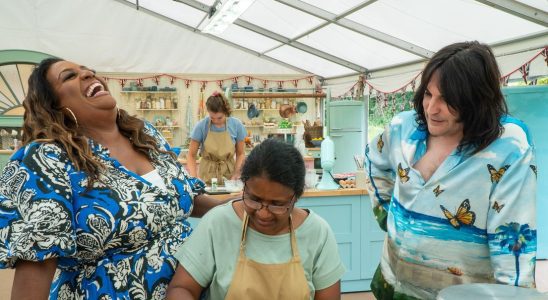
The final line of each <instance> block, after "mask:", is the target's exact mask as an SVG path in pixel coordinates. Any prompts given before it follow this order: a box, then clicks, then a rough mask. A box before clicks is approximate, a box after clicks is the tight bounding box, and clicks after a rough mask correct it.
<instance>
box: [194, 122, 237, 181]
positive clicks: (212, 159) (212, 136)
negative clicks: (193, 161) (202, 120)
mask: <svg viewBox="0 0 548 300" xmlns="http://www.w3.org/2000/svg"><path fill="white" fill-rule="evenodd" d="M207 128H208V132H207V137H206V139H205V141H204V144H203V146H202V159H201V160H200V167H199V172H198V176H199V177H200V178H201V179H202V180H203V181H205V182H206V183H207V184H210V183H211V178H214V177H215V178H217V183H218V184H219V185H224V182H223V176H224V177H226V178H228V179H230V178H231V177H232V174H233V173H234V164H235V160H234V153H236V147H235V146H234V144H233V143H232V138H231V137H230V132H229V131H228V123H226V122H225V131H221V132H215V131H211V121H209V125H208V127H207Z"/></svg>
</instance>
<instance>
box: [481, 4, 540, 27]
mask: <svg viewBox="0 0 548 300" xmlns="http://www.w3.org/2000/svg"><path fill="white" fill-rule="evenodd" d="M476 1H477V2H479V3H482V4H485V5H487V6H491V7H493V8H496V9H498V10H502V11H504V12H506V13H509V14H511V15H514V16H516V17H519V18H522V19H525V20H527V21H530V22H533V23H536V24H539V25H541V26H544V27H548V13H547V12H545V11H543V10H541V9H538V8H534V7H531V6H529V5H527V4H523V3H521V2H518V1H514V0H476Z"/></svg>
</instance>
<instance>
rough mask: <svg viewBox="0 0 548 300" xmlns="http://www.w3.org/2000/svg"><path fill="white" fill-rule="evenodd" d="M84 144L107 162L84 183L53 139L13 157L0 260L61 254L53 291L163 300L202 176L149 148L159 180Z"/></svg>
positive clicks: (2, 194)
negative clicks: (162, 185)
mask: <svg viewBox="0 0 548 300" xmlns="http://www.w3.org/2000/svg"><path fill="white" fill-rule="evenodd" d="M145 128H146V132H147V133H148V134H150V135H151V136H153V137H154V138H155V139H156V140H157V143H158V146H159V147H160V148H161V149H164V150H170V148H169V145H168V144H167V143H166V141H165V140H164V139H163V138H162V137H161V135H160V134H159V133H158V132H157V131H156V130H155V129H154V128H153V127H152V126H151V125H150V124H147V125H146V127H145ZM89 143H90V146H91V148H92V150H93V152H94V153H95V155H96V158H97V159H98V160H99V161H101V162H102V163H103V164H104V165H105V166H106V168H105V170H104V171H103V172H102V173H101V175H100V180H99V181H96V182H95V183H94V184H93V186H92V188H91V189H89V190H87V180H88V177H87V176H86V175H85V174H84V173H83V172H80V171H77V170H76V169H75V167H74V165H73V164H72V163H71V162H70V161H69V159H68V156H67V153H66V152H65V150H64V149H63V148H61V147H60V146H59V145H57V144H54V143H31V144H29V145H27V146H25V147H24V148H22V149H20V150H19V151H17V152H16V153H15V154H14V155H13V156H12V158H11V161H10V162H9V163H8V164H7V166H6V167H5V169H4V172H3V173H2V176H1V177H0V268H9V267H14V266H15V264H16V263H17V261H18V260H27V261H43V260H45V259H48V258H57V261H58V266H57V271H56V273H55V277H54V279H53V282H52V285H51V291H50V298H51V299H164V298H165V292H166V288H167V285H168V284H169V281H170V280H171V278H172V276H173V274H174V272H175V268H176V265H177V261H176V259H175V258H173V254H175V252H176V250H177V249H178V247H179V246H180V245H181V244H182V243H183V241H184V240H185V239H186V238H187V236H188V235H189V234H190V233H191V231H192V229H191V228H190V225H189V223H188V222H187V221H186V218H187V217H188V216H189V215H190V213H191V211H192V208H193V200H192V199H193V197H194V195H195V192H196V191H197V189H200V188H202V187H203V183H202V182H201V181H200V180H198V179H195V178H191V177H189V175H188V173H187V172H186V171H185V170H184V169H183V167H182V166H181V165H180V164H179V163H178V162H177V161H176V160H174V159H173V158H172V157H171V156H170V155H168V154H162V153H155V152H152V151H151V156H152V165H153V166H154V167H155V168H156V169H157V170H158V172H159V174H160V176H161V177H162V179H163V180H164V183H165V186H166V189H163V188H160V187H157V186H155V185H152V184H151V183H150V182H148V181H146V180H145V179H143V178H142V177H141V176H139V175H138V174H135V173H133V172H131V171H129V170H127V169H126V168H125V167H123V166H122V165H120V163H119V162H118V161H117V160H116V159H114V158H111V157H110V155H109V151H108V149H106V148H103V147H102V146H101V145H99V144H97V143H95V142H93V141H91V140H90V142H89Z"/></svg>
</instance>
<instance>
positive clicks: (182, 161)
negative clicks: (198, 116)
mask: <svg viewBox="0 0 548 300" xmlns="http://www.w3.org/2000/svg"><path fill="white" fill-rule="evenodd" d="M303 158H304V160H305V161H310V160H314V157H313V156H310V155H305V156H304V157H303ZM177 160H178V161H179V162H180V163H181V164H183V165H186V158H178V159H177ZM196 162H197V163H200V160H199V159H198V160H197V161H196Z"/></svg>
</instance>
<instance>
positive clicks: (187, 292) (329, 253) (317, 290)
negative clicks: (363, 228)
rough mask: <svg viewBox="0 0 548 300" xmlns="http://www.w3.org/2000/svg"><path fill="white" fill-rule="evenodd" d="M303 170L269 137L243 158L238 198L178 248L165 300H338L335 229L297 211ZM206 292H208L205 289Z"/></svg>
mask: <svg viewBox="0 0 548 300" xmlns="http://www.w3.org/2000/svg"><path fill="white" fill-rule="evenodd" d="M304 177H305V167H304V161H303V158H302V156H301V154H300V153H299V152H298V150H297V149H295V148H294V147H293V146H291V145H288V144H285V143H283V142H281V141H277V140H273V139H268V140H266V141H264V142H263V143H261V144H259V145H257V146H256V147H255V148H254V149H253V151H251V153H250V154H249V156H248V157H247V158H246V161H245V163H244V166H243V168H242V173H241V178H242V181H243V182H244V190H243V194H242V199H241V200H235V201H231V202H229V203H226V204H224V205H221V206H218V207H217V208H214V209H212V210H211V211H210V212H209V213H208V214H206V215H205V216H204V217H203V218H202V220H201V221H200V224H199V225H198V227H197V228H196V232H195V233H194V234H193V235H192V236H191V237H190V238H189V239H188V240H187V241H186V242H185V243H184V244H183V245H182V247H180V249H179V251H178V252H177V253H176V254H175V257H176V258H177V259H178V261H179V266H178V267H177V270H176V273H175V276H174V277H173V279H172V281H171V283H170V285H169V288H168V299H198V298H200V295H201V294H202V292H204V290H205V293H204V294H205V298H206V299H229V300H230V299H269V300H270V299H315V300H321V299H340V278H341V277H342V275H343V274H344V272H345V269H344V266H343V264H342V262H341V260H340V256H339V253H338V248H337V244H336V241H335V238H334V235H333V232H332V231H331V228H330V227H329V225H328V224H327V222H326V221H325V220H323V219H322V218H321V217H320V216H318V215H316V214H315V213H314V212H313V211H309V210H307V209H302V208H298V207H295V203H296V202H297V200H298V199H299V197H300V196H301V195H302V194H303V192H304ZM206 289H207V290H206Z"/></svg>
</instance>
